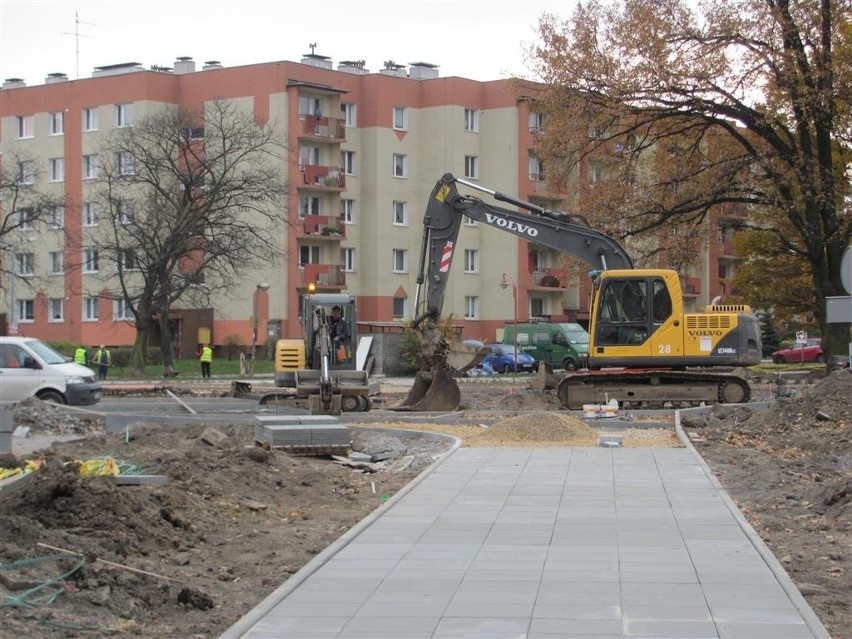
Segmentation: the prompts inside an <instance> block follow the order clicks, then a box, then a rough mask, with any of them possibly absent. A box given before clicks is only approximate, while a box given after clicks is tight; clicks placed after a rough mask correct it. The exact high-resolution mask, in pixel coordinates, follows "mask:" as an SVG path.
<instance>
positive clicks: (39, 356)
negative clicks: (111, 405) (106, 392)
mask: <svg viewBox="0 0 852 639" xmlns="http://www.w3.org/2000/svg"><path fill="white" fill-rule="evenodd" d="M29 397H38V398H39V399H41V400H43V401H46V402H56V403H59V404H71V405H74V406H89V405H91V404H96V403H98V402H99V401H100V399H101V384H100V382H99V381H98V378H97V375H95V372H94V371H93V370H92V369H91V368H86V367H85V366H80V365H79V364H75V363H74V362H69V361H68V360H66V359H65V358H64V357H63V356H62V355H60V354H59V353H57V352H56V351H55V350H53V349H52V348H50V346H48V345H47V344H45V343H43V342H41V341H39V340H37V339H35V338H33V337H0V403H4V404H6V403H12V402H20V401H22V400H24V399H27V398H29Z"/></svg>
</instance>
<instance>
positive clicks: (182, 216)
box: [92, 102, 286, 371]
mask: <svg viewBox="0 0 852 639" xmlns="http://www.w3.org/2000/svg"><path fill="white" fill-rule="evenodd" d="M285 151H286V147H285V145H284V143H283V140H282V138H281V134H280V133H278V132H276V131H275V129H274V127H273V126H272V125H270V124H266V125H259V124H258V123H257V122H256V121H255V120H254V117H253V114H252V113H251V112H246V111H244V110H242V109H240V108H239V107H238V106H236V105H235V104H234V103H232V102H211V103H208V104H207V105H206V106H205V108H204V109H203V111H197V112H196V111H189V110H186V109H182V108H178V107H166V108H163V109H161V110H158V111H157V112H155V113H153V114H152V115H150V116H148V117H146V118H144V119H142V120H141V121H140V122H138V123H136V124H135V125H134V126H132V127H127V128H123V129H117V130H116V132H115V134H114V135H113V137H112V139H111V140H110V141H109V143H108V144H107V145H106V146H105V147H104V149H103V150H102V152H101V158H102V164H103V166H102V177H101V184H100V200H101V202H102V204H103V208H104V210H105V212H106V215H105V217H106V218H107V225H106V226H107V228H108V234H102V235H100V236H99V237H98V238H97V239H95V238H92V239H93V241H94V242H96V246H97V247H98V248H99V250H100V251H103V252H104V253H105V257H107V258H108V259H111V260H115V263H116V273H117V283H118V288H117V290H115V291H114V292H113V293H112V296H113V297H114V298H116V299H118V300H121V302H122V303H123V304H125V305H126V308H127V310H129V312H131V313H132V315H133V316H134V318H135V322H136V342H135V345H134V351H133V355H132V362H131V367H132V368H134V369H142V368H144V366H145V363H146V347H147V344H148V337H149V331H150V329H151V328H152V327H153V326H155V325H157V324H158V325H159V328H160V334H161V348H162V354H163V359H164V363H165V366H166V371H170V370H172V366H173V348H172V336H171V333H170V329H169V310H170V309H171V307H172V305H173V304H174V303H175V302H176V301H177V300H183V301H184V302H185V303H188V304H197V303H199V300H200V299H201V298H206V299H208V300H209V297H210V295H212V294H214V293H216V292H224V291H227V290H229V289H232V288H233V287H234V286H236V285H238V284H239V281H238V278H239V276H240V273H241V272H244V271H245V270H246V269H250V268H254V267H258V266H261V265H266V264H269V263H270V262H271V261H272V260H273V259H275V258H276V257H278V256H280V255H281V254H282V250H281V246H282V245H283V237H284V229H285V225H286V213H285V203H286V183H285V180H284V178H285V175H286V153H285Z"/></svg>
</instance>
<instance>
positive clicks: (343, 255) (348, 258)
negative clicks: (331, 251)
mask: <svg viewBox="0 0 852 639" xmlns="http://www.w3.org/2000/svg"><path fill="white" fill-rule="evenodd" d="M340 264H341V265H342V268H343V270H344V271H346V272H347V273H354V272H355V249H354V248H342V249H340Z"/></svg>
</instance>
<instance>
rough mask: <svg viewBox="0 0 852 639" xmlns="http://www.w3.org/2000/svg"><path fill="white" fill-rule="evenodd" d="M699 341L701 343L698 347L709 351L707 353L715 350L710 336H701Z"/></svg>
mask: <svg viewBox="0 0 852 639" xmlns="http://www.w3.org/2000/svg"><path fill="white" fill-rule="evenodd" d="M698 342H699V344H700V345H699V347H698V348H699V350H701V351H705V352H707V353H709V352H710V351H712V350H713V340H712V339H711V338H709V337H700V338H699V340H698Z"/></svg>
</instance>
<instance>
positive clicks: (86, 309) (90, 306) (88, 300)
mask: <svg viewBox="0 0 852 639" xmlns="http://www.w3.org/2000/svg"><path fill="white" fill-rule="evenodd" d="M99 314H100V311H99V310H98V298H97V297H85V298H83V321H84V322H97V321H98V315H99Z"/></svg>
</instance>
